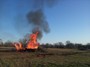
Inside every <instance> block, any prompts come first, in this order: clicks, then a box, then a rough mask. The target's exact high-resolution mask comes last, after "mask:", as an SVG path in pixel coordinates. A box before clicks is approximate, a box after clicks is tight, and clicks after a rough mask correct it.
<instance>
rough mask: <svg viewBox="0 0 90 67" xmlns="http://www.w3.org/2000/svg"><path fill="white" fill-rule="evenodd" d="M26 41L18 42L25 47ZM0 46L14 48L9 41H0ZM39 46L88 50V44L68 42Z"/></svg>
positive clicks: (89, 44) (89, 47)
mask: <svg viewBox="0 0 90 67" xmlns="http://www.w3.org/2000/svg"><path fill="white" fill-rule="evenodd" d="M26 41H27V40H20V41H19V42H21V43H22V44H23V46H26V45H27V42H26ZM0 46H3V47H14V44H13V42H11V41H7V42H4V43H3V41H2V40H1V39H0ZM40 46H42V47H43V48H68V49H79V50H87V49H90V43H87V44H82V43H72V42H70V41H66V43H65V44H64V43H62V42H58V43H53V44H50V43H46V44H40Z"/></svg>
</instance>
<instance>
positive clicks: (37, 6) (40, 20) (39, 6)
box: [14, 0, 57, 51]
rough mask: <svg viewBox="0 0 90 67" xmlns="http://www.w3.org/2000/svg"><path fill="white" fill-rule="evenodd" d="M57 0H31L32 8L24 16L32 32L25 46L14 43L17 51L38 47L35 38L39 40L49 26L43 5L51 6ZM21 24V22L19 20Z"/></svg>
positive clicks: (48, 30)
mask: <svg viewBox="0 0 90 67" xmlns="http://www.w3.org/2000/svg"><path fill="white" fill-rule="evenodd" d="M56 1H57V0H33V1H32V3H33V7H32V8H33V9H31V11H30V12H28V13H27V15H26V18H27V20H28V24H30V25H31V26H32V28H31V29H32V30H31V31H32V34H31V35H30V40H29V42H28V43H27V45H26V47H23V45H22V43H15V44H14V45H15V47H16V49H17V50H18V51H20V50H31V49H38V47H39V43H38V42H37V40H40V39H41V38H42V36H43V33H49V32H50V28H49V25H48V21H47V20H46V17H45V14H44V7H47V6H48V7H51V6H53V5H54V4H55V3H56ZM19 23H20V24H21V22H19Z"/></svg>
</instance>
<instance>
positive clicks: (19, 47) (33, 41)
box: [14, 32, 39, 50]
mask: <svg viewBox="0 0 90 67" xmlns="http://www.w3.org/2000/svg"><path fill="white" fill-rule="evenodd" d="M37 35H38V32H36V33H33V34H31V35H30V40H29V42H28V43H27V45H26V49H38V46H39V43H38V42H37ZM14 46H15V48H16V50H25V48H23V45H22V43H15V44H14Z"/></svg>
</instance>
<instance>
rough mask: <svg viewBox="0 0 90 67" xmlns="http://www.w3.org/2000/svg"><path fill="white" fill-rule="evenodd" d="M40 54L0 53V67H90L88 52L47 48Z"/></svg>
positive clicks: (89, 54)
mask: <svg viewBox="0 0 90 67" xmlns="http://www.w3.org/2000/svg"><path fill="white" fill-rule="evenodd" d="M47 53H48V54H47V55H45V56H44V57H43V55H41V56H38V54H41V53H40V52H2V51H1V52H0V67H90V51H89V50H88V51H79V50H76V49H54V48H48V49H47Z"/></svg>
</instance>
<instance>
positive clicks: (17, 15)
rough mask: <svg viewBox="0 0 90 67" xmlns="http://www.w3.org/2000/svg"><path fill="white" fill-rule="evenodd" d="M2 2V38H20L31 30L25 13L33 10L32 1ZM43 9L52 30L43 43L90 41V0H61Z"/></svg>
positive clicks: (14, 0)
mask: <svg viewBox="0 0 90 67" xmlns="http://www.w3.org/2000/svg"><path fill="white" fill-rule="evenodd" d="M1 1H3V0H1ZM1 3H2V4H1ZM1 3H0V8H1V9H0V38H1V39H2V40H3V41H7V40H12V41H17V40H18V39H20V38H22V37H23V36H24V35H25V34H26V33H28V32H30V29H31V25H29V24H28V22H27V20H26V14H27V13H28V12H29V11H30V10H32V2H31V1H29V0H4V2H1ZM44 13H45V16H46V19H47V21H48V23H49V26H50V30H51V31H50V33H48V34H44V36H43V38H42V39H41V41H40V43H56V42H63V43H64V42H66V41H67V40H70V41H71V42H73V43H75V42H76V43H87V42H90V0H61V1H59V3H57V4H56V5H54V6H53V7H52V8H49V7H45V8H44ZM18 22H21V23H18ZM17 24H18V25H17Z"/></svg>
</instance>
